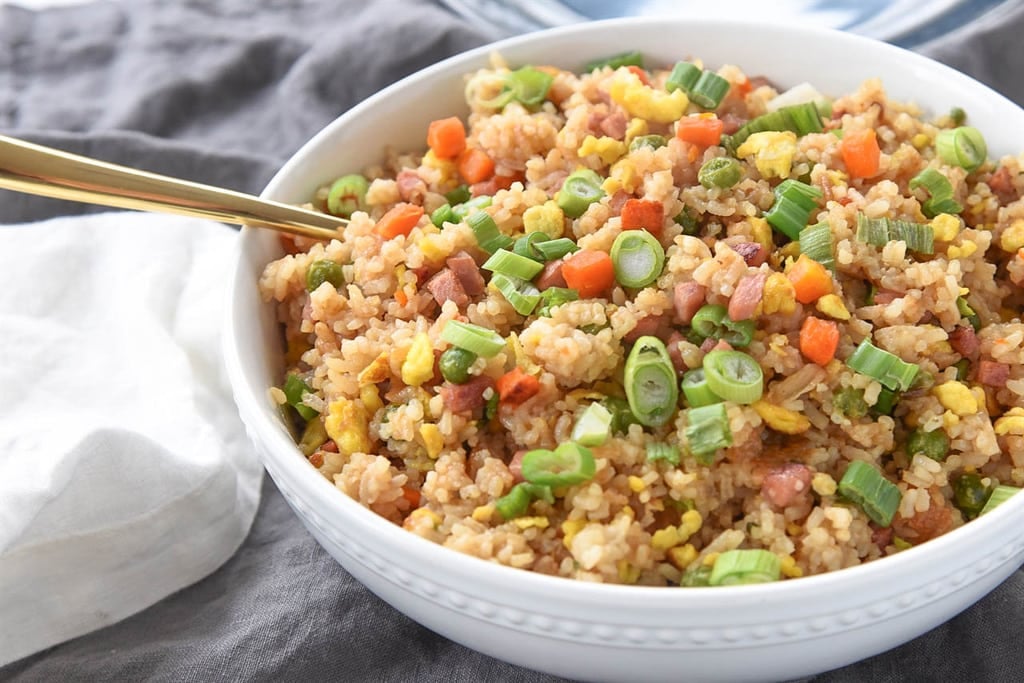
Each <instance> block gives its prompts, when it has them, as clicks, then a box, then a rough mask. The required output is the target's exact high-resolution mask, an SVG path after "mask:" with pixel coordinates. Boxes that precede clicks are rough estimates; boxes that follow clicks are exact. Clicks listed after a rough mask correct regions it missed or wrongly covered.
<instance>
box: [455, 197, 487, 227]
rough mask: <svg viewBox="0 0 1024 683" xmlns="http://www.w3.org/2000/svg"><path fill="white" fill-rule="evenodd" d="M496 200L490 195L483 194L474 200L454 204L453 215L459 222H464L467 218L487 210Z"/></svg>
mask: <svg viewBox="0 0 1024 683" xmlns="http://www.w3.org/2000/svg"><path fill="white" fill-rule="evenodd" d="M493 201H494V199H493V198H492V197H491V196H490V195H486V194H482V195H479V196H477V197H473V198H472V199H467V200H466V201H464V202H462V203H461V204H452V213H453V214H455V218H457V219H458V220H460V221H461V220H464V219H465V218H466V216H469V215H470V214H473V213H476V212H477V211H479V210H480V209H486V208H487V207H488V206H490V205H491V202H493Z"/></svg>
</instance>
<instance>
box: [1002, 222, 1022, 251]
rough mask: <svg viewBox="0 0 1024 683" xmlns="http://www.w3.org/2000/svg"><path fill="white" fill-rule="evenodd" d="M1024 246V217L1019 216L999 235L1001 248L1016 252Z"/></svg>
mask: <svg viewBox="0 0 1024 683" xmlns="http://www.w3.org/2000/svg"><path fill="white" fill-rule="evenodd" d="M1021 247H1024V218H1018V219H1017V220H1015V221H1014V222H1013V223H1011V224H1010V227H1008V228H1007V229H1006V230H1004V231H1003V234H1002V235H1000V236H999V248H1000V249H1002V250H1003V251H1005V252H1007V253H1010V254H1012V253H1014V252H1015V251H1017V250H1018V249H1020V248H1021Z"/></svg>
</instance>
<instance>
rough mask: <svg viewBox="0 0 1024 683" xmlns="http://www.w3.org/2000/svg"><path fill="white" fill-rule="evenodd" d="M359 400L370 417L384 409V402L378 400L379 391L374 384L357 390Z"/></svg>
mask: <svg viewBox="0 0 1024 683" xmlns="http://www.w3.org/2000/svg"><path fill="white" fill-rule="evenodd" d="M359 400H360V401H362V402H363V405H364V406H366V410H367V411H368V412H369V413H370V414H371V415H372V414H373V413H376V412H377V411H378V410H380V409H381V408H383V407H384V401H382V400H380V391H379V390H378V389H377V385H376V384H367V385H366V386H364V387H361V388H360V389H359Z"/></svg>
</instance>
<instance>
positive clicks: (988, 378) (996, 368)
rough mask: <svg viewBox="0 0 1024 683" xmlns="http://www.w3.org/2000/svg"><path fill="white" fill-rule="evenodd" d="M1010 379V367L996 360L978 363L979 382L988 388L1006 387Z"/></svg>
mask: <svg viewBox="0 0 1024 683" xmlns="http://www.w3.org/2000/svg"><path fill="white" fill-rule="evenodd" d="M1008 379H1010V366H1009V365H1007V364H1006V363H997V362H996V361H994V360H983V361H981V362H980V363H978V381H979V382H981V383H982V384H984V385H985V386H987V387H996V388H999V387H1005V386H1006V380H1008Z"/></svg>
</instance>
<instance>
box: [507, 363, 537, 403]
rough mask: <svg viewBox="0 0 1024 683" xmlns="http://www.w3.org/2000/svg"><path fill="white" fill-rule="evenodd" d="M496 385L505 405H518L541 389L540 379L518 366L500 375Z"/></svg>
mask: <svg viewBox="0 0 1024 683" xmlns="http://www.w3.org/2000/svg"><path fill="white" fill-rule="evenodd" d="M496 386H497V389H498V400H499V401H500V402H501V403H502V404H503V405H509V406H517V405H519V404H520V403H523V402H524V401H526V400H528V399H530V398H532V397H533V396H534V395H536V393H537V392H538V391H540V380H539V379H537V378H536V377H534V376H533V375H528V374H526V373H525V372H523V371H522V369H520V368H518V367H517V368H515V369H513V370H512V371H511V372H506V373H505V374H504V375H502V376H501V377H499V378H498V381H497V384H496Z"/></svg>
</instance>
